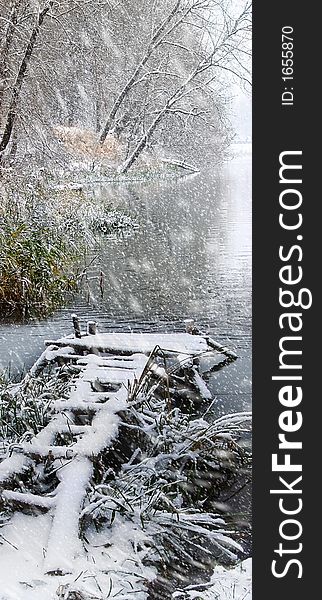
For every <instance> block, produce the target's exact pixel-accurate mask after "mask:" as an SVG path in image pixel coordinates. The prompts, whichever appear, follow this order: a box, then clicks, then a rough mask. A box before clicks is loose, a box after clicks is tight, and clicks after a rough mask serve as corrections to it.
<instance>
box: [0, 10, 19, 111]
mask: <svg viewBox="0 0 322 600" xmlns="http://www.w3.org/2000/svg"><path fill="white" fill-rule="evenodd" d="M20 2H21V0H13V1H12V2H11V4H10V7H11V10H10V15H9V20H8V26H7V29H6V32H5V34H4V38H3V42H2V44H1V61H0V109H1V104H2V99H3V96H4V92H5V87H6V81H7V79H8V75H9V69H8V57H9V51H10V47H11V43H12V39H13V35H14V32H15V27H16V25H17V18H18V8H19V5H20Z"/></svg>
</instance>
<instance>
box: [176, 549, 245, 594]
mask: <svg viewBox="0 0 322 600" xmlns="http://www.w3.org/2000/svg"><path fill="white" fill-rule="evenodd" d="M172 598H173V600H188V599H189V600H190V599H191V600H251V598H252V559H251V558H248V559H247V560H244V561H242V562H241V563H239V564H238V565H237V566H236V567H234V568H231V569H225V567H221V566H217V567H216V568H215V570H214V572H213V575H212V577H211V580H210V582H209V583H206V584H201V585H199V586H198V585H197V586H189V587H187V588H185V590H184V591H177V592H175V593H174V594H173V595H172Z"/></svg>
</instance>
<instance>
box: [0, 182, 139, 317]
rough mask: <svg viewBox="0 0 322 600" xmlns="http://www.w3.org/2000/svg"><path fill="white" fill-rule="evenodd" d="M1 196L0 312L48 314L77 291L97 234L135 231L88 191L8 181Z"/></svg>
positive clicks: (127, 218)
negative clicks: (85, 262) (88, 253)
mask: <svg viewBox="0 0 322 600" xmlns="http://www.w3.org/2000/svg"><path fill="white" fill-rule="evenodd" d="M0 194H1V199H2V204H1V207H0V313H6V314H8V313H10V312H16V313H19V314H21V313H22V314H29V315H30V314H38V315H45V314H46V313H48V312H50V311H51V310H53V309H54V308H55V307H57V306H59V305H61V304H62V303H63V302H65V301H66V298H67V297H68V295H69V294H70V293H72V292H74V291H75V290H76V289H77V287H78V286H79V284H80V280H81V277H80V275H81V273H84V266H85V265H84V256H85V254H86V252H87V251H88V250H89V249H90V248H91V247H92V246H93V244H94V241H95V234H96V233H97V232H99V233H103V234H109V233H113V232H118V231H124V230H130V231H132V230H133V228H134V227H135V226H137V224H136V223H134V221H133V220H132V219H131V217H130V216H128V215H125V214H123V213H121V212H119V211H117V210H115V209H113V208H112V206H110V205H108V204H106V203H104V202H103V201H100V200H97V199H94V198H93V197H92V196H91V194H90V193H89V192H88V191H87V192H85V191H82V189H73V187H72V186H71V187H68V186H67V187H65V186H63V187H62V189H57V188H56V189H55V187H54V186H53V185H50V183H49V182H48V181H45V180H44V179H43V178H42V181H39V180H38V181H37V180H36V178H29V180H28V181H27V180H26V178H24V177H19V178H18V179H17V180H16V181H15V182H12V180H11V179H10V178H7V179H6V180H5V182H4V181H2V184H1V185H0Z"/></svg>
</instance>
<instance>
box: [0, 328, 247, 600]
mask: <svg viewBox="0 0 322 600" xmlns="http://www.w3.org/2000/svg"><path fill="white" fill-rule="evenodd" d="M187 328H188V330H189V331H191V333H188V332H187V333H173V334H160V335H159V334H138V333H135V334H134V333H133V334H132V333H129V334H127V333H118V334H114V333H98V332H97V328H96V325H95V324H94V323H92V322H90V323H88V325H87V330H86V332H82V331H81V329H80V326H79V322H78V319H77V318H76V317H74V333H73V334H72V335H70V336H67V337H64V338H61V339H59V340H57V341H49V342H47V343H46V345H47V348H46V350H45V351H44V353H43V354H42V355H41V357H40V358H39V359H38V360H37V361H36V363H35V365H34V366H33V367H32V369H31V370H30V372H29V373H28V374H27V375H26V377H25V379H24V381H23V382H22V383H21V384H17V385H13V386H11V390H10V394H11V396H12V397H14V396H15V395H17V394H19V393H20V391H21V389H22V387H23V389H24V390H27V389H28V387H30V385H32V382H33V380H34V379H35V378H37V377H39V375H40V374H41V373H42V372H44V371H46V370H47V371H48V369H50V368H52V366H53V365H56V367H57V366H58V367H60V368H62V369H65V370H66V373H68V378H69V380H68V385H67V387H65V388H64V392H63V393H62V394H61V395H59V396H58V397H57V396H55V397H53V398H51V399H50V417H49V418H48V422H47V424H46V425H45V426H44V427H43V428H42V429H41V430H40V431H39V433H38V434H36V435H33V434H32V433H29V434H28V432H27V433H26V434H25V435H24V436H23V437H22V439H21V440H20V441H19V443H15V444H13V445H11V447H9V448H8V451H7V456H6V457H5V458H4V460H2V462H1V463H0V489H1V490H2V503H4V506H6V505H10V507H11V510H12V511H13V514H14V515H15V511H17V510H18V511H22V512H26V511H27V513H28V511H29V513H30V511H31V513H33V511H36V512H35V517H34V518H35V519H38V520H39V519H40V517H39V513H46V514H47V516H48V518H49V521H46V527H47V535H46V542H45V547H44V548H43V553H42V554H43V556H42V559H41V563H42V564H41V567H40V566H39V565H38V567H39V568H40V570H41V571H42V573H43V576H44V577H45V578H48V577H49V576H56V577H59V578H60V579H61V578H64V577H66V576H67V575H68V574H75V561H78V562H77V564H83V563H84V561H85V563H86V560H87V558H86V552H85V549H84V543H83V540H82V539H81V536H80V517H81V515H82V514H86V510H85V512H84V503H85V498H86V494H87V491H88V489H89V488H90V486H91V481H92V480H93V476H94V475H93V473H94V470H95V468H96V470H97V464H98V463H99V461H100V457H102V456H103V455H104V453H108V450H109V448H111V447H112V446H113V444H114V443H115V441H116V439H117V436H118V433H119V426H120V424H121V421H122V413H124V412H125V411H127V410H129V407H135V406H136V403H137V399H138V396H139V393H140V392H142V390H143V388H144V389H145V390H147V389H148V387H147V382H149V392H148V394H149V395H150V397H151V394H152V395H153V393H154V391H155V390H156V388H157V386H158V385H159V383H160V382H161V381H162V382H163V386H164V390H165V392H164V393H165V394H166V395H168V396H167V398H166V406H167V407H168V410H170V408H171V407H172V402H173V398H174V397H175V396H176V394H177V396H178V398H179V399H181V398H183V399H184V398H185V397H186V396H187V391H188V393H190V394H191V393H195V394H197V395H198V396H199V398H201V399H202V398H203V399H204V400H205V401H207V400H210V399H211V394H210V391H209V389H208V388H207V385H206V383H205V381H204V379H203V378H202V376H201V374H200V370H199V362H200V359H201V357H204V356H207V355H210V356H212V359H213V362H214V363H218V362H220V361H224V362H225V361H227V359H228V360H232V359H234V358H235V355H234V354H233V353H232V352H230V351H229V350H227V349H226V348H223V347H222V346H220V345H219V344H216V343H215V342H214V341H213V340H210V339H209V338H208V337H207V336H206V335H201V334H198V333H197V332H196V330H195V329H194V328H193V327H192V325H191V323H190V324H189V323H188V325H187ZM178 366H179V367H180V368H181V370H182V372H183V374H184V377H183V378H181V379H180V378H179V377H177V379H171V377H172V374H173V373H175V371H176V370H178ZM56 373H57V371H56ZM63 374H64V372H63ZM173 377H174V375H173ZM151 381H152V384H151ZM175 387H176V389H174V388H175ZM172 388H173V389H172ZM151 415H152V412H151ZM147 418H150V417H147ZM243 418H244V417H243ZM243 418H240V417H238V416H237V421H238V419H239V420H240V419H241V420H242V419H243ZM151 420H152V422H153V418H151ZM237 421H236V416H235V417H234V419H230V421H227V425H226V426H227V427H228V430H230V428H231V430H234V427H235V425H236V423H237ZM238 422H239V421H238ZM128 427H131V425H128ZM189 443H190V442H189ZM130 462H131V461H130ZM129 464H130V463H129ZM95 465H96V466H95ZM28 478H29V479H28ZM103 487H104V486H103ZM105 487H106V486H105ZM103 501H104V496H103V497H102V500H101V502H103ZM15 518H16V517H15V516H13V520H14V519H15ZM28 518H29V519H30V516H29V517H28ZM220 522H221V521H220ZM214 523H215V521H214ZM8 527H9V530H8V532H9V538H10V524H9V525H8V526H6V527H5V528H4V529H6V528H8ZM218 536H221V537H222V540H223V542H222V543H224V544H225V543H226V542H225V538H224V536H223V535H222V534H221V533H220V534H218ZM7 541H8V544H9V546H8V548H7V551H8V552H9V553H10V552H12V553H13V558H14V560H16V559H17V552H18V553H19V550H17V549H15V548H17V547H16V544H15V542H14V541H10V539H8V540H7ZM42 543H44V542H42ZM10 544H11V546H10ZM228 545H230V546H234V542H233V541H231V542H229V543H228ZM235 546H236V547H238V545H237V544H235ZM82 561H83V563H82ZM38 573H39V571H38ZM145 577H146V574H145ZM62 581H65V580H64V579H62ZM30 585H31V584H30ZM130 585H134V584H132V583H131V584H130ZM56 587H57V586H56ZM51 589H53V588H52V586H51ZM138 589H139V588H138ZM8 597H9V596H8ZM27 597H28V598H29V596H27V595H26V598H27ZM33 597H35V598H36V597H37V598H38V596H36V595H35V596H32V595H30V598H33ZM45 597H46V598H47V596H44V598H45ZM64 597H65V596H64ZM66 597H68V598H69V597H72V596H68V595H66ZM73 597H74V596H73ZM78 597H80V598H83V596H77V598H78ZM84 597H85V596H84ZM89 597H92V596H89ZM141 597H142V598H144V597H145V596H144V595H142V596H140V595H139V593H138V595H137V598H141ZM75 598H76V596H75Z"/></svg>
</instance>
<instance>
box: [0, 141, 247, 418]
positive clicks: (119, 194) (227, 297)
mask: <svg viewBox="0 0 322 600" xmlns="http://www.w3.org/2000/svg"><path fill="white" fill-rule="evenodd" d="M241 150H242V151H241ZM250 165H251V155H250V148H249V147H248V146H241V147H240V149H239V151H238V152H237V153H236V154H235V156H234V158H232V159H231V160H229V161H227V162H226V163H225V164H224V165H223V166H221V167H220V168H218V169H217V170H212V171H203V172H202V173H200V174H197V175H193V176H188V177H185V178H182V179H180V180H179V181H175V180H173V179H169V180H165V181H158V182H156V181H154V182H152V183H145V184H142V183H131V184H129V183H127V184H122V185H120V184H119V185H117V186H116V185H105V186H96V187H95V189H94V190H92V193H95V194H99V195H102V196H103V197H104V198H106V200H107V201H110V202H111V203H113V205H114V206H117V207H118V208H120V209H122V210H124V211H125V212H127V213H128V214H130V215H131V216H132V217H133V218H134V219H135V220H136V221H137V223H138V225H139V227H138V229H137V230H136V231H135V232H134V233H133V234H131V235H130V236H122V237H119V236H118V237H111V236H110V237H102V239H101V242H100V244H99V245H98V247H97V248H95V251H94V256H95V259H94V261H93V263H92V264H91V265H90V267H89V269H88V278H89V292H90V293H89V294H88V293H87V292H86V293H83V294H80V295H79V296H77V297H76V298H75V299H74V300H73V302H72V303H71V305H70V306H68V307H66V308H64V309H62V310H60V311H57V312H56V313H55V314H54V315H53V316H52V317H50V318H48V319H46V320H42V321H30V322H28V323H24V324H21V323H9V322H7V323H1V324H0V342H1V343H0V371H1V370H2V369H5V368H8V367H10V369H11V372H13V373H16V372H19V371H20V372H21V370H22V369H23V368H28V367H29V366H31V364H32V363H33V362H34V360H35V359H36V358H37V357H38V356H39V354H40V352H41V351H42V350H43V348H44V341H45V340H46V339H55V338H57V336H61V335H63V334H66V333H70V332H71V314H72V313H73V312H76V313H77V314H78V315H79V317H80V319H81V321H83V322H84V324H85V321H86V320H87V319H94V320H96V321H97V322H98V326H99V329H100V330H101V331H116V330H119V331H155V332H157V331H160V332H171V331H180V330H181V331H182V330H184V323H183V321H184V319H186V318H194V319H195V321H196V323H197V325H198V326H199V327H200V328H201V329H203V330H207V331H208V332H210V334H211V335H212V337H213V338H214V339H216V340H217V341H218V342H220V343H223V344H225V345H227V346H229V347H230V348H232V349H234V350H235V351H236V352H237V354H238V356H239V358H238V360H237V361H236V362H235V363H233V364H230V365H228V366H227V367H225V368H224V369H222V370H221V371H219V372H217V373H216V374H215V375H214V376H213V378H212V380H211V382H210V386H211V387H212V391H213V392H214V394H215V395H216V407H217V411H216V412H219V413H227V412H230V411H234V410H245V409H249V408H250V398H251V166H250ZM101 271H102V272H103V273H104V294H103V297H102V294H101V290H100V286H99V273H100V272H101ZM89 296H90V298H89Z"/></svg>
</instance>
